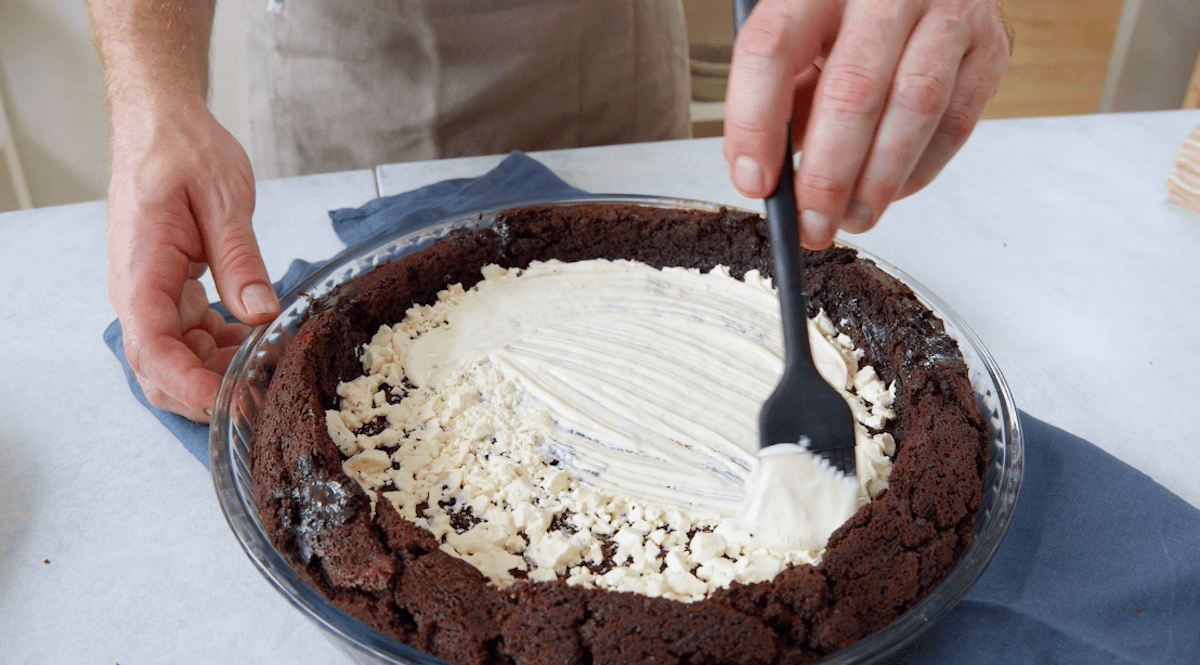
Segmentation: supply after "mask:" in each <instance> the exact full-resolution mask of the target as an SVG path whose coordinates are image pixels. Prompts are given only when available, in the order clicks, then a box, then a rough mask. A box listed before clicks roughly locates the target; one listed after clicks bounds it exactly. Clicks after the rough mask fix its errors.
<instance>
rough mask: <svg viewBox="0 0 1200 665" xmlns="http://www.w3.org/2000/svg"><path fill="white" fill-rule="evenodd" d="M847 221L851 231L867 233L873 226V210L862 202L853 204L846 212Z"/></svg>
mask: <svg viewBox="0 0 1200 665" xmlns="http://www.w3.org/2000/svg"><path fill="white" fill-rule="evenodd" d="M846 221H847V222H848V223H849V227H850V229H851V230H856V231H865V230H866V229H867V226H869V225H870V224H871V208H870V207H869V206H868V205H867V204H865V203H863V202H862V201H855V202H854V203H851V204H850V209H849V210H847V211H846Z"/></svg>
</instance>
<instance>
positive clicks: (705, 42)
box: [0, 0, 1200, 211]
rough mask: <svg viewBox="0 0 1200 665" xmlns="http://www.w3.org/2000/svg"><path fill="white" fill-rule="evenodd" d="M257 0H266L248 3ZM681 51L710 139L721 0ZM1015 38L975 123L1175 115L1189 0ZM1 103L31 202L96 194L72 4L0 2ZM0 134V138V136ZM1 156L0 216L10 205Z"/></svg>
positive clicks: (97, 121)
mask: <svg viewBox="0 0 1200 665" xmlns="http://www.w3.org/2000/svg"><path fill="white" fill-rule="evenodd" d="M240 1H241V0H218V3H217V19H216V26H215V28H214V36H213V49H212V86H211V106H212V108H213V111H214V113H215V114H216V115H217V118H218V119H220V120H221V121H222V122H223V123H224V124H225V126H226V127H228V128H229V129H230V131H232V132H233V133H234V135H235V136H238V137H239V138H240V137H242V136H244V126H243V116H242V113H241V107H242V100H243V99H244V97H245V90H244V87H243V85H244V84H243V77H242V76H241V70H240V63H241V49H240V45H239V44H238V43H237V41H236V40H235V39H233V38H232V37H231V32H232V31H231V30H230V26H231V25H233V22H234V21H236V20H237V18H236V17H237V13H238V7H237V2H240ZM248 1H250V2H262V3H263V4H264V5H265V4H266V1H267V0H248ZM683 4H684V9H685V11H686V13H687V16H688V35H689V41H690V42H691V44H692V47H693V50H692V53H693V74H694V76H693V97H694V98H695V100H694V103H693V106H692V112H693V120H694V123H693V128H694V132H695V134H696V135H697V136H713V135H719V134H720V127H721V117H722V103H721V99H722V89H723V80H722V76H723V72H724V71H725V70H726V69H727V58H728V46H729V44H730V42H731V41H732V33H733V29H732V21H731V18H730V15H731V9H730V0H683ZM1005 5H1006V7H1007V9H1008V13H1009V16H1010V18H1011V20H1012V23H1013V25H1014V28H1015V29H1016V32H1017V39H1016V48H1015V50H1014V52H1013V58H1012V61H1011V65H1010V67H1009V71H1008V73H1007V74H1006V76H1005V78H1004V80H1003V82H1002V84H1001V88H1000V92H999V93H998V94H997V95H996V97H995V98H994V99H993V100H992V102H991V104H990V105H989V106H988V109H987V112H986V114H985V115H986V117H989V118H1001V117H1020V116H1035V115H1065V114H1080V113H1096V112H1109V111H1130V110H1155V109H1169V108H1179V107H1180V106H1181V105H1182V103H1183V99H1184V95H1185V91H1186V89H1187V86H1188V82H1189V80H1190V79H1191V78H1192V76H1193V72H1194V70H1195V68H1196V65H1197V58H1198V56H1200V2H1198V1H1197V0H1005ZM0 104H2V105H3V107H2V108H3V111H5V115H6V116H7V118H8V121H9V129H10V134H11V145H12V146H14V147H15V148H16V154H17V155H18V156H19V158H20V164H19V168H20V170H21V171H22V172H23V173H24V175H25V181H26V183H27V187H28V190H29V193H30V198H31V199H32V203H33V205H34V206H48V205H60V204H65V203H73V202H79V201H90V200H96V199H101V198H104V196H105V187H106V183H107V181H108V157H107V155H108V137H107V121H106V117H105V111H104V93H103V86H102V83H101V74H100V65H99V61H98V59H97V57H96V55H95V51H94V49H93V47H92V40H91V35H90V27H89V24H88V16H87V10H86V7H85V6H84V3H83V2H82V0H0ZM0 138H2V137H0ZM12 175H13V173H12V172H11V169H9V168H8V167H7V166H6V164H5V162H4V160H0V211H3V210H14V209H16V208H18V207H19V201H18V197H17V194H16V190H15V189H14V186H13V184H12V181H13V178H12Z"/></svg>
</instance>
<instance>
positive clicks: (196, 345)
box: [106, 94, 279, 421]
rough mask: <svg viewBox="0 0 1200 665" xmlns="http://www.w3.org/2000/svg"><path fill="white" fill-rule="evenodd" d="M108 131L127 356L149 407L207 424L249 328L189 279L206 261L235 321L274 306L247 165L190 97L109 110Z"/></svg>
mask: <svg viewBox="0 0 1200 665" xmlns="http://www.w3.org/2000/svg"><path fill="white" fill-rule="evenodd" d="M112 131H113V136H112V176H111V180H110V183H109V192H108V221H107V225H108V234H107V242H106V244H107V248H108V295H109V299H110V300H111V302H112V305H113V308H114V309H115V310H116V312H117V317H118V318H119V319H120V321H121V328H122V333H123V337H124V342H125V357H126V359H128V361H129V366H130V367H131V368H132V370H133V372H134V374H136V376H137V380H138V383H139V384H140V385H141V387H142V390H143V391H144V392H145V393H146V398H147V399H148V400H149V402H150V404H152V405H153V406H155V407H158V408H160V409H166V410H169V411H173V412H175V413H178V414H181V415H183V416H186V417H188V418H190V419H192V420H196V421H207V420H208V419H209V417H210V415H211V413H212V408H213V404H214V403H215V401H216V396H217V389H218V387H219V386H220V382H221V375H222V374H223V373H224V371H225V368H226V367H227V366H228V365H229V361H230V359H231V358H232V356H233V353H234V351H235V350H236V349H237V347H238V345H239V344H240V343H241V341H242V339H244V338H245V336H246V335H247V334H248V332H249V328H248V327H247V326H245V325H239V324H236V323H234V324H230V323H226V322H225V320H224V319H223V318H222V317H221V316H220V314H218V313H217V312H216V311H215V310H212V309H210V308H209V305H208V297H207V295H206V294H205V290H204V286H203V285H202V284H201V283H200V282H199V281H198V278H199V277H200V276H201V275H203V274H204V271H205V269H206V267H211V268H212V271H213V281H214V283H215V284H216V286H217V292H218V294H219V295H220V297H221V302H222V303H224V305H225V306H226V307H227V308H228V309H229V311H230V312H231V313H232V314H233V315H234V316H236V317H237V318H238V319H239V320H241V321H243V322H244V323H247V324H252V325H256V324H261V323H266V322H269V321H271V320H272V319H273V318H274V317H275V315H276V313H278V311H279V302H278V300H277V299H276V297H275V293H274V291H273V290H272V289H271V286H270V281H269V279H268V278H267V271H266V268H265V267H264V266H263V262H262V258H261V256H260V254H259V250H258V244H257V242H256V241H255V238H254V231H253V230H252V228H251V225H250V214H251V212H252V211H253V210H254V177H253V175H252V173H251V170H250V161H249V159H247V157H246V153H245V151H244V150H243V149H242V147H241V146H240V145H239V144H238V142H237V140H236V139H234V137H233V136H232V135H231V134H230V133H229V132H228V131H226V130H225V128H223V127H222V126H221V125H220V123H218V122H217V120H216V119H215V118H214V117H213V116H212V114H211V113H210V112H209V111H208V108H207V107H206V106H205V104H204V100H203V99H202V98H201V97H200V96H199V95H194V94H181V95H175V96H171V97H169V98H167V99H161V98H159V99H153V100H151V101H150V102H149V103H147V104H146V105H144V106H138V107H136V108H134V107H130V106H126V107H124V108H121V109H114V110H113V129H112Z"/></svg>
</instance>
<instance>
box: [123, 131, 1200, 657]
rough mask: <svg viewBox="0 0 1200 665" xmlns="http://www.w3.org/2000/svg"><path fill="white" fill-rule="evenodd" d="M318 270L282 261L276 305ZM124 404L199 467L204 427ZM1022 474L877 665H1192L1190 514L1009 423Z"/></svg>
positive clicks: (1197, 566) (446, 206) (367, 232)
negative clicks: (995, 543) (936, 597)
mask: <svg viewBox="0 0 1200 665" xmlns="http://www.w3.org/2000/svg"><path fill="white" fill-rule="evenodd" d="M583 194H584V193H583V192H581V191H580V190H577V189H575V188H573V187H570V186H569V185H567V184H566V183H564V182H563V181H562V180H560V179H559V178H558V177H557V176H555V175H554V174H553V173H551V172H550V171H549V170H548V169H546V168H545V167H544V166H543V165H541V164H539V163H537V162H536V161H534V160H533V159H531V158H529V157H528V156H526V155H524V154H521V153H513V154H511V155H509V156H508V157H507V158H506V159H505V160H504V161H503V162H502V163H501V164H500V165H499V166H497V167H496V168H495V169H494V170H493V171H491V172H489V173H488V174H486V175H484V176H481V177H479V178H473V179H462V180H450V181H446V182H441V183H437V184H434V185H430V186H428V187H424V188H421V189H418V190H415V191H412V192H407V193H405V194H400V195H397V196H390V197H385V198H381V199H376V200H374V201H371V202H370V203H368V204H366V205H365V206H363V207H362V208H358V209H348V210H336V211H333V212H331V213H330V217H332V219H333V224H334V229H335V230H336V231H337V234H338V237H340V238H341V239H342V240H343V242H346V243H347V244H350V245H353V244H357V243H360V242H363V241H365V240H368V239H370V238H372V237H375V236H377V235H379V234H381V233H387V232H391V231H396V230H400V229H406V228H412V227H414V226H416V225H419V224H422V223H424V222H427V221H430V220H432V219H436V218H439V217H443V216H446V215H451V214H455V213H460V212H469V211H472V210H478V209H482V208H486V207H490V206H493V205H499V204H506V203H514V202H518V201H527V200H532V199H538V198H547V197H551V196H577V195H583ZM319 265H320V264H313V263H308V262H305V261H296V262H294V263H293V264H292V266H291V268H290V269H289V270H288V272H287V274H286V275H285V276H284V277H283V279H281V280H280V281H279V282H278V283H276V284H275V288H276V291H277V292H279V293H281V294H282V293H285V292H287V291H288V290H290V289H291V288H292V287H293V286H295V285H296V284H297V283H299V282H300V281H301V280H302V279H303V278H304V277H305V276H307V275H308V274H310V273H311V272H312V271H314V270H316V269H317V268H318V267H319ZM104 339H105V342H106V343H107V344H108V346H109V348H110V349H111V350H112V352H113V353H114V354H115V355H116V357H117V359H118V360H119V361H120V362H121V364H122V365H123V366H124V368H125V374H126V378H127V379H128V382H129V387H130V389H131V390H132V391H133V393H134V396H135V397H137V399H138V400H139V401H141V402H142V404H143V405H145V406H146V407H147V408H149V409H150V410H151V412H152V413H154V415H155V417H157V418H158V419H159V420H160V421H161V422H162V423H163V424H164V425H166V427H167V428H168V429H169V430H170V431H171V433H172V434H174V435H175V436H176V438H178V439H179V440H180V442H182V443H183V445H184V446H185V447H186V448H187V449H188V451H189V452H191V453H192V454H193V455H195V456H196V457H197V458H198V459H199V460H200V461H201V462H202V463H204V464H205V466H207V465H208V426H207V425H202V424H199V423H194V422H192V421H190V420H187V419H186V418H183V417H181V416H177V415H175V414H172V413H167V412H165V411H161V410H159V409H155V408H153V407H151V406H150V405H149V403H148V402H147V401H146V398H145V396H144V395H143V393H142V391H141V389H140V388H139V387H138V385H137V382H136V380H135V379H134V377H133V374H132V372H130V370H129V366H128V364H127V363H126V362H125V357H124V353H123V352H122V351H121V349H122V347H121V330H120V325H119V324H118V323H117V322H116V321H114V322H113V323H112V324H111V325H110V326H109V327H108V329H107V330H105V332H104ZM1019 417H1020V420H1021V425H1022V427H1023V429H1024V433H1025V456H1026V462H1025V475H1024V480H1023V483H1022V487H1021V495H1020V498H1019V500H1018V501H1017V507H1016V510H1015V512H1014V516H1013V522H1012V525H1011V527H1010V528H1009V532H1008V535H1007V536H1006V537H1005V539H1004V541H1003V543H1002V544H1001V545H1000V549H999V550H998V552H997V553H996V557H995V559H993V561H992V563H991V565H990V566H989V567H988V569H987V571H986V572H985V573H984V575H983V577H981V578H980V580H979V581H978V582H977V583H976V584H975V586H974V587H972V589H971V591H970V592H968V594H967V596H966V597H965V598H964V600H963V601H962V602H961V603H959V604H958V605H957V606H955V608H954V609H952V610H951V611H950V612H949V613H948V614H947V615H946V616H944V617H943V618H941V619H940V620H939V621H937V623H936V624H935V625H934V626H932V627H931V628H930V629H929V630H928V631H926V632H925V633H924V634H923V635H921V636H920V637H919V638H917V640H916V641H914V642H913V643H911V644H909V645H908V646H907V647H905V648H904V649H902V650H901V651H899V652H898V653H896V654H895V655H893V656H892V657H891V658H890V659H889V662H890V663H894V664H901V663H903V664H905V665H935V664H936V665H944V664H948V663H970V664H972V665H975V664H979V665H987V664H992V663H995V664H1001V663H1003V664H1005V665H1008V664H1011V663H1019V664H1032V663H1046V664H1052V663H1053V664H1058V663H1067V664H1073V663H1078V664H1080V665H1084V664H1086V665H1095V664H1098V663H1137V664H1147V665H1148V664H1159V663H1162V664H1172V665H1173V664H1176V663H1178V664H1184V663H1187V664H1190V665H1197V664H1200V510H1197V509H1196V508H1195V507H1193V506H1191V505H1189V504H1188V503H1186V502H1185V501H1183V500H1182V499H1180V498H1179V497H1177V496H1175V495H1174V494H1172V493H1171V492H1169V491H1167V490H1166V489H1165V488H1163V487H1162V486H1160V485H1158V484H1157V483H1155V482H1154V481H1153V480H1151V479H1150V478H1149V477H1147V476H1146V475H1145V474H1142V473H1141V472H1139V471H1137V470H1135V469H1133V468H1132V467H1130V466H1128V465H1126V464H1125V463H1123V462H1121V461H1120V460H1118V459H1116V458H1114V457H1112V456H1111V455H1109V454H1108V453H1105V452H1104V451H1102V450H1100V449H1099V448H1097V447H1096V446H1094V445H1092V444H1090V443H1088V442H1087V441H1084V440H1082V439H1080V438H1078V437H1076V436H1073V435H1071V434H1069V433H1067V432H1064V431H1062V430H1060V429H1057V428H1055V427H1053V426H1051V425H1048V424H1046V423H1044V422H1042V421H1040V420H1038V419H1036V418H1033V417H1032V416H1030V415H1028V414H1026V413H1021V414H1020V416H1019Z"/></svg>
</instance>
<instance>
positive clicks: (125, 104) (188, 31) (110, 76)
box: [88, 0, 215, 129]
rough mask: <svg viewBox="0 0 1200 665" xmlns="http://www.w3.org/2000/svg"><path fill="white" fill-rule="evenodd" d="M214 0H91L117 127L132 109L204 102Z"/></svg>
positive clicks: (97, 41) (111, 111)
mask: <svg viewBox="0 0 1200 665" xmlns="http://www.w3.org/2000/svg"><path fill="white" fill-rule="evenodd" d="M214 7H215V0H88V10H89V12H90V14H91V18H92V29H93V33H94V35H95V41H96V51H97V52H98V53H99V55H100V62H101V64H102V66H103V68H104V78H105V88H106V97H107V101H108V106H109V111H110V114H111V116H112V118H113V123H114V129H115V128H116V125H117V124H119V122H120V119H121V117H122V116H123V115H124V114H125V113H127V112H130V111H136V110H139V109H140V110H146V109H154V108H156V107H162V106H164V105H167V106H169V105H171V104H175V103H178V100H179V99H180V98H181V97H184V98H189V99H190V100H199V101H200V102H201V103H203V102H204V100H205V99H206V97H207V95H208V48H209V37H210V36H211V34H212V22H213V11H214Z"/></svg>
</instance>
